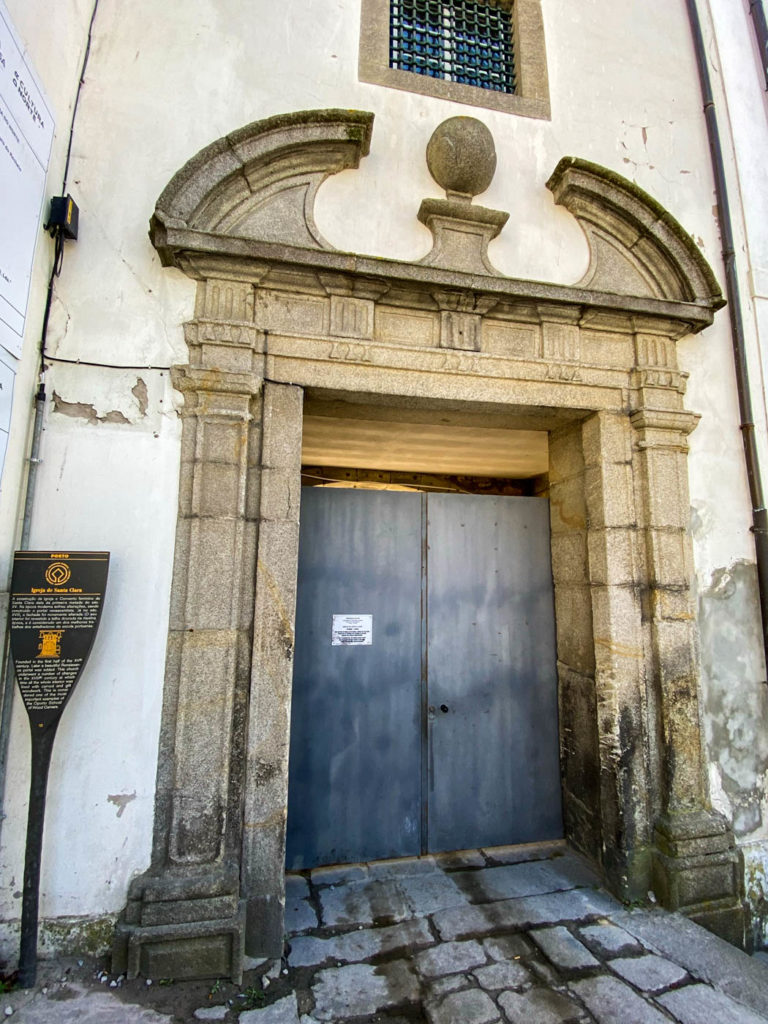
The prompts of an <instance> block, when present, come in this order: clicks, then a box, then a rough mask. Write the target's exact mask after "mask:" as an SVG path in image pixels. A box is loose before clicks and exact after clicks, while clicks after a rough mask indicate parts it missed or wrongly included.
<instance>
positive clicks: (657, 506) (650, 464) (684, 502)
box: [641, 448, 690, 530]
mask: <svg viewBox="0 0 768 1024" xmlns="http://www.w3.org/2000/svg"><path fill="white" fill-rule="evenodd" d="M641 462H642V463H644V465H645V478H646V486H645V487H644V488H643V504H644V509H645V521H646V523H647V525H648V526H650V527H652V528H661V529H664V528H677V529H679V530H685V529H686V528H687V526H688V519H689V516H690V498H689V495H688V475H687V466H686V462H685V458H684V456H683V455H682V454H681V453H680V452H677V451H673V450H670V449H664V448H651V449H647V450H646V451H645V452H644V453H643V454H642V456H641Z"/></svg>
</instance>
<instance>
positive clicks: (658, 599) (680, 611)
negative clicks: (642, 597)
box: [649, 586, 696, 622]
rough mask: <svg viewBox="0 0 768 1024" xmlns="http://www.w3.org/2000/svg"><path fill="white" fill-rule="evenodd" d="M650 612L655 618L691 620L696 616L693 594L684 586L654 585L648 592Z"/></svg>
mask: <svg viewBox="0 0 768 1024" xmlns="http://www.w3.org/2000/svg"><path fill="white" fill-rule="evenodd" d="M649 598H650V612H651V616H652V617H653V618H654V619H655V620H658V619H666V620H669V621H675V620H676V621H678V622H693V620H694V619H695V617H696V612H695V609H694V603H693V595H692V594H691V592H690V590H689V589H688V587H687V586H686V587H685V588H682V589H677V590H675V589H672V588H668V587H654V588H653V589H652V590H651V591H650V594H649Z"/></svg>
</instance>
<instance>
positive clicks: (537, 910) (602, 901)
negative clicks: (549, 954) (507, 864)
mask: <svg viewBox="0 0 768 1024" xmlns="http://www.w3.org/2000/svg"><path fill="white" fill-rule="evenodd" d="M621 909H622V908H621V904H620V903H619V902H618V901H617V900H615V899H613V897H612V896H609V895H608V894H607V893H603V892H601V891H599V890H593V889H570V890H568V891H566V892H560V893H547V894H546V895H541V896H528V897H523V898H521V899H512V900H501V901H499V902H498V903H484V904H481V905H477V906H475V905H470V906H466V907H454V908H452V909H450V910H445V911H441V912H439V913H436V914H434V915H433V918H432V920H433V922H434V924H435V926H436V928H437V929H438V931H439V932H440V937H441V938H442V939H444V940H446V941H450V940H452V939H458V938H463V937H468V936H472V935H488V934H490V933H492V932H498V931H514V930H515V929H523V928H531V927H534V926H536V925H547V924H558V923H560V922H561V921H575V922H576V921H589V920H590V919H591V918H595V917H603V916H605V915H607V914H611V913H615V912H617V911H619V910H621Z"/></svg>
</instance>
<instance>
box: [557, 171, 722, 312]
mask: <svg viewBox="0 0 768 1024" xmlns="http://www.w3.org/2000/svg"><path fill="white" fill-rule="evenodd" d="M547 188H548V189H549V190H550V191H551V192H552V194H553V195H554V197H555V202H557V203H559V204H561V205H562V206H564V207H565V208H566V209H567V210H569V211H570V212H571V213H572V214H573V215H574V217H575V218H576V219H577V220H578V222H579V224H580V225H581V227H582V229H583V230H584V233H585V234H586V236H587V240H588V242H589V249H590V257H591V258H590V263H589V268H588V270H587V273H586V274H585V276H584V277H583V279H582V280H581V281H580V282H579V284H578V287H581V288H589V289H593V290H597V291H602V292H613V293H616V294H619V295H636V296H647V297H650V298H657V299H667V300H673V301H683V302H703V303H707V304H709V305H711V307H712V308H713V309H718V308H719V307H720V306H722V305H724V302H725V300H724V299H723V297H722V293H721V291H720V287H719V285H718V283H717V280H716V279H715V275H714V274H713V273H712V269H711V268H710V266H709V264H708V263H707V261H706V260H705V259H704V257H703V256H702V254H701V252H700V251H699V248H698V246H697V245H696V243H695V242H694V241H693V239H692V238H691V236H690V235H689V234H688V233H687V232H686V231H685V230H684V229H683V228H682V227H681V226H680V224H678V222H677V221H676V220H675V218H674V217H673V216H672V215H671V214H670V213H669V212H668V211H667V210H665V209H664V207H663V206H661V204H660V203H658V202H656V200H655V199H652V198H651V196H649V195H648V194H647V192H644V191H643V190H642V189H641V188H639V187H638V186H637V185H634V184H633V183H632V182H630V181H627V179H626V178H623V177H622V176H621V175H620V174H616V173H615V172H614V171H609V170H608V169H607V168H605V167H601V166H600V165H599V164H593V163H590V162H589V161H587V160H579V159H578V158H576V157H570V156H569V157H564V158H563V159H562V160H561V161H560V162H559V164H558V165H557V167H556V168H555V170H554V172H553V174H552V176H551V178H550V179H549V181H548V182H547Z"/></svg>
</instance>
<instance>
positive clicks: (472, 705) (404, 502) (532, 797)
mask: <svg viewBox="0 0 768 1024" xmlns="http://www.w3.org/2000/svg"><path fill="white" fill-rule="evenodd" d="M550 566H551V562H550V552H549V506H548V502H547V501H546V500H544V499H540V498H510V497H500V496H499V497H497V496H474V495H456V494H417V493H408V492H389V491H366V490H343V489H336V488H312V487H307V488H304V489H303V490H302V499H301V532H300V542H299V574H298V599H297V610H296V649H295V661H294V678H293V699H292V712H291V751H290V776H289V800H288V837H287V867H288V869H289V870H301V869H303V868H308V867H313V866H316V865H320V864H334V863H350V862H355V861H367V860H378V859H382V858H387V857H405V856H414V855H419V854H422V853H427V852H433V853H434V852H438V851H443V850H457V849H467V848H471V847H479V846H498V845H502V844H507V843H525V842H532V841H537V840H543V839H554V838H559V837H561V836H562V834H563V826H562V808H561V795H560V773H559V753H558V751H559V745H558V725H557V681H556V662H555V629H554V609H553V593H552V574H551V567H550ZM349 616H352V617H353V618H352V619H349V618H345V617H349ZM350 621H351V622H352V624H353V628H352V629H351V630H350V629H347V632H344V626H345V624H346V625H347V626H348V625H349V622H350ZM334 623H335V624H336V627H337V629H336V632H334Z"/></svg>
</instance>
